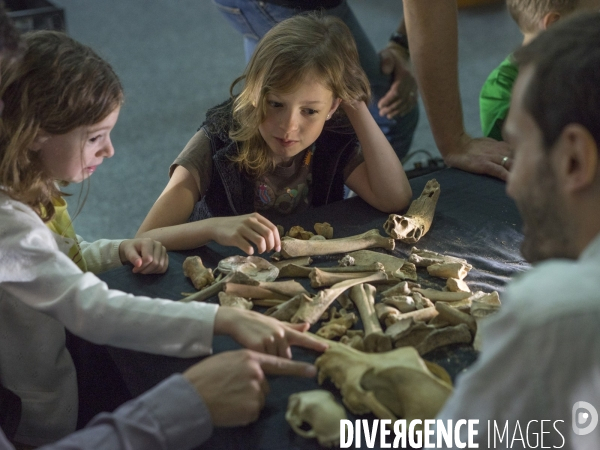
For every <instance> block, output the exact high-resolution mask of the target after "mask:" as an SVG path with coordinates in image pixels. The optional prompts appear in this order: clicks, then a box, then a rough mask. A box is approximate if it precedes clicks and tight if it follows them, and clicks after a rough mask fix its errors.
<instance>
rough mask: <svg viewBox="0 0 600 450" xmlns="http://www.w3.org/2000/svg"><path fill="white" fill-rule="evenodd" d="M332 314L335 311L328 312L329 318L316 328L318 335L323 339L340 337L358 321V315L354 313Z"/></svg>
mask: <svg viewBox="0 0 600 450" xmlns="http://www.w3.org/2000/svg"><path fill="white" fill-rule="evenodd" d="M334 316H335V313H333V314H330V317H331V319H329V321H328V322H325V323H323V326H322V327H321V328H319V329H318V330H317V335H318V336H321V337H324V338H325V339H334V338H338V337H341V336H343V335H345V334H346V331H348V329H349V328H352V326H353V325H354V324H355V323H356V322H357V321H358V317H356V314H354V313H346V314H339V317H334Z"/></svg>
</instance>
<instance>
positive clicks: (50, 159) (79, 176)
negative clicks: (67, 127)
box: [34, 107, 121, 183]
mask: <svg viewBox="0 0 600 450" xmlns="http://www.w3.org/2000/svg"><path fill="white" fill-rule="evenodd" d="M120 109H121V108H120V107H117V108H116V109H115V110H114V111H113V112H111V113H110V114H109V115H108V116H106V118H105V119H104V120H102V121H101V122H98V123H96V124H94V125H86V126H81V127H78V128H75V129H73V130H71V131H69V132H68V133H65V134H58V135H54V134H48V133H45V132H43V131H42V132H40V134H39V135H38V137H37V139H36V144H35V145H36V146H35V148H34V150H36V151H39V152H40V157H41V159H42V163H43V164H44V167H45V168H46V169H47V170H48V172H49V173H50V174H51V176H52V178H54V179H55V180H58V181H66V182H69V183H79V182H81V181H83V180H85V179H86V178H88V177H89V176H90V175H91V174H92V173H94V171H95V170H96V168H97V167H98V166H99V165H100V164H102V161H103V160H104V158H110V157H111V156H112V155H113V154H114V152H115V149H114V148H113V145H112V142H111V140H110V132H111V130H112V129H113V127H114V126H115V123H117V119H118V117H119V111H120ZM82 146H83V149H82Z"/></svg>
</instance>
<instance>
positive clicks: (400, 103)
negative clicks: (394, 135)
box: [377, 44, 418, 119]
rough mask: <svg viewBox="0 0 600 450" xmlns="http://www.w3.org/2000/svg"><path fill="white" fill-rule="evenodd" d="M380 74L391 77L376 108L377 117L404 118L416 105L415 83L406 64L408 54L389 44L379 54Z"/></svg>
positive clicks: (397, 46)
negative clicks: (390, 83)
mask: <svg viewBox="0 0 600 450" xmlns="http://www.w3.org/2000/svg"><path fill="white" fill-rule="evenodd" d="M379 58H380V60H381V72H382V73H384V74H386V75H392V79H393V81H392V85H391V86H390V89H389V90H388V91H387V93H386V94H385V95H384V96H383V97H381V99H380V100H379V103H377V107H378V108H379V115H380V116H386V117H387V118H388V119H392V118H394V117H395V116H398V115H399V116H404V115H405V114H407V113H408V112H409V111H411V110H412V109H413V108H414V107H415V105H416V104H417V94H418V89H417V82H416V81H415V78H414V77H413V75H412V72H411V70H410V66H409V62H408V53H407V52H406V50H405V49H404V48H401V47H400V46H399V45H396V44H390V46H388V47H386V48H384V49H383V50H381V52H379Z"/></svg>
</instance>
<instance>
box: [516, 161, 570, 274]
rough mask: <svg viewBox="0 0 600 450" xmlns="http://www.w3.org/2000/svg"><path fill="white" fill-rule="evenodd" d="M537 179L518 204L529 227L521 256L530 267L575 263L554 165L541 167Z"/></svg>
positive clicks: (525, 223) (526, 228) (525, 229)
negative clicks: (554, 261)
mask: <svg viewBox="0 0 600 450" xmlns="http://www.w3.org/2000/svg"><path fill="white" fill-rule="evenodd" d="M536 175H537V176H536V177H535V179H536V180H535V181H536V183H537V184H536V185H535V186H533V187H532V189H531V190H530V191H529V193H528V195H527V196H526V197H522V198H521V200H520V202H518V203H517V206H518V208H519V211H520V213H521V217H522V218H523V224H524V226H525V228H524V235H525V236H524V239H523V242H522V243H521V254H522V255H523V257H524V258H525V259H526V260H527V261H529V262H530V263H536V262H540V261H544V260H546V259H551V258H568V259H575V258H577V254H576V253H574V250H573V249H574V246H573V245H572V239H573V236H571V231H570V230H569V227H568V223H569V221H568V218H567V217H566V216H565V215H566V214H567V211H566V209H565V208H564V207H561V199H560V196H559V195H558V189H557V181H556V177H555V175H554V173H553V172H552V168H551V166H550V164H548V165H547V166H546V167H540V168H539V169H538V172H537V174H536Z"/></svg>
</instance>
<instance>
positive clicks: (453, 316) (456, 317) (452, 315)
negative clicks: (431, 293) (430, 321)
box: [435, 302, 477, 336]
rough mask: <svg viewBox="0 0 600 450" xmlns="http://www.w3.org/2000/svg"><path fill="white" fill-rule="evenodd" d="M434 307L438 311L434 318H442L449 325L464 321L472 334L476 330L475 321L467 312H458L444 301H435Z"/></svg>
mask: <svg viewBox="0 0 600 450" xmlns="http://www.w3.org/2000/svg"><path fill="white" fill-rule="evenodd" d="M435 309H436V310H437V312H439V313H440V314H439V315H438V316H437V317H436V319H440V320H444V321H446V322H448V323H449V324H450V325H460V324H461V323H464V324H465V325H466V326H468V327H469V330H470V331H471V334H472V335H473V336H474V335H475V333H476V332H477V323H475V319H474V318H473V317H471V316H470V315H469V314H465V313H463V312H460V311H459V310H457V309H456V308H453V307H451V306H449V305H448V304H447V303H445V302H437V303H436V304H435Z"/></svg>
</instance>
